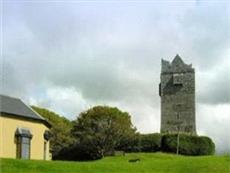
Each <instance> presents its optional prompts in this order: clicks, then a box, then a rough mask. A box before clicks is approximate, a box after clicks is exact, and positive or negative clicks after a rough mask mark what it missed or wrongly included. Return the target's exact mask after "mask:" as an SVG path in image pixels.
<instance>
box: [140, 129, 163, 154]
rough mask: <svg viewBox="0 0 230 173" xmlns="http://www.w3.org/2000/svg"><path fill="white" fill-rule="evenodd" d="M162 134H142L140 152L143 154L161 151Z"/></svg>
mask: <svg viewBox="0 0 230 173" xmlns="http://www.w3.org/2000/svg"><path fill="white" fill-rule="evenodd" d="M161 137H162V136H161V134H159V133H153V134H142V135H141V136H140V150H141V151H142V152H156V151H160V149H161Z"/></svg>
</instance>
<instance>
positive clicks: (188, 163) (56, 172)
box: [0, 153, 230, 173]
mask: <svg viewBox="0 0 230 173" xmlns="http://www.w3.org/2000/svg"><path fill="white" fill-rule="evenodd" d="M137 158H139V159H140V162H136V163H130V162H129V160H130V159H137ZM0 172H1V173H230V156H229V155H225V156H202V157H188V156H176V155H171V154H164V153H132V154H127V155H126V156H114V157H106V158H104V159H102V160H98V161H90V162H69V161H35V160H14V159H1V163H0Z"/></svg>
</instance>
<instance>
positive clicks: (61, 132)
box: [31, 106, 75, 159]
mask: <svg viewBox="0 0 230 173" xmlns="http://www.w3.org/2000/svg"><path fill="white" fill-rule="evenodd" d="M31 107H32V109H33V110H34V111H36V112H37V113H39V114H40V115H41V116H42V117H44V118H45V119H46V120H47V121H49V122H50V123H51V125H52V127H51V133H52V137H51V139H50V146H51V150H52V155H53V159H55V158H56V157H58V154H59V152H60V151H61V150H62V149H63V148H66V147H68V146H69V145H71V144H73V143H74V141H75V140H74V138H73V137H72V136H71V129H72V126H73V125H72V123H71V122H70V121H69V120H68V119H66V118H65V117H61V116H60V115H58V114H56V113H55V112H52V111H49V110H48V109H44V108H40V107H36V106H31Z"/></svg>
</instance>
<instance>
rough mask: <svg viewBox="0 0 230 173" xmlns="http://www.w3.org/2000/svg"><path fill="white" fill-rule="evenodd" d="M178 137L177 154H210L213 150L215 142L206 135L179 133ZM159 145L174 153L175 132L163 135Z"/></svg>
mask: <svg viewBox="0 0 230 173" xmlns="http://www.w3.org/2000/svg"><path fill="white" fill-rule="evenodd" d="M179 139H180V140H179V144H180V145H179V154H183V155H211V154H214V152H215V144H214V143H213V141H212V140H211V139H210V138H208V137H205V136H194V135H188V134H180V135H179ZM161 147H162V151H165V152H173V153H176V148H177V134H165V135H163V137H162V146H161Z"/></svg>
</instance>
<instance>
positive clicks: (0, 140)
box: [0, 116, 51, 160]
mask: <svg viewBox="0 0 230 173" xmlns="http://www.w3.org/2000/svg"><path fill="white" fill-rule="evenodd" d="M0 126H1V127H0V157H2V158H16V141H15V132H16V129H17V128H19V127H20V128H27V129H29V130H30V131H31V134H32V135H33V137H32V139H31V146H30V148H31V149H30V159H38V160H43V159H44V142H45V139H44V136H43V134H44V132H45V130H49V128H48V127H46V126H45V125H44V124H43V123H40V122H36V121H27V120H21V119H16V118H10V117H5V116H0ZM50 159H51V158H50V153H49V141H47V150H46V160H50Z"/></svg>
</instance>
